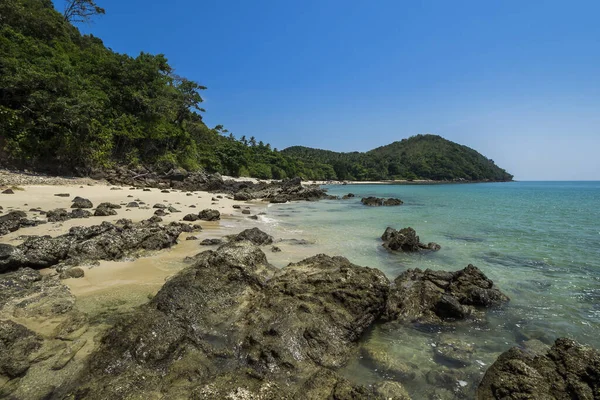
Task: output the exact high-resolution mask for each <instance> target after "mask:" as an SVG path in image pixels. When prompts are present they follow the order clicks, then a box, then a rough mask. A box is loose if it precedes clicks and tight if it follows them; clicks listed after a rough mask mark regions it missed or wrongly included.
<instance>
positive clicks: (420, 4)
mask: <svg viewBox="0 0 600 400" xmlns="http://www.w3.org/2000/svg"><path fill="white" fill-rule="evenodd" d="M55 3H56V4H57V8H58V9H59V10H62V1H61V0H56V1H55ZM97 3H98V4H99V5H100V6H102V7H104V8H105V9H106V15H105V16H102V17H100V18H97V19H96V20H95V22H94V23H93V24H91V25H87V26H81V29H82V30H83V31H84V32H90V33H93V34H94V35H96V36H99V37H100V38H102V39H103V40H104V42H105V44H106V45H107V46H108V47H111V48H112V49H113V50H115V51H118V52H124V53H128V54H131V55H134V56H135V55H137V54H139V52H140V51H145V52H151V53H163V54H165V55H166V56H167V58H168V59H169V61H170V63H171V65H172V66H173V67H174V68H175V69H176V72H177V73H178V74H179V75H182V76H186V77H188V78H190V79H193V80H196V81H198V82H199V83H201V84H203V85H205V86H207V87H208V90H207V91H205V92H204V94H203V97H204V98H205V104H204V106H205V108H206V109H207V113H206V114H205V121H206V122H207V123H208V124H209V125H211V126H214V125H216V124H223V125H224V126H225V127H226V128H228V129H229V130H230V131H232V132H233V133H234V134H235V135H236V136H238V137H239V136H241V135H246V136H248V137H249V136H255V137H256V138H257V139H259V140H263V141H265V142H270V143H271V144H272V145H273V146H274V147H277V148H279V149H282V148H285V147H287V146H291V145H304V146H310V147H318V148H325V149H330V150H336V151H354V150H359V151H365V150H369V149H372V148H375V147H378V146H381V145H385V144H388V143H390V142H393V141H396V140H400V139H402V138H405V137H409V136H412V135H415V134H418V133H435V134H439V135H441V136H443V137H445V138H447V139H450V140H453V141H456V142H459V143H461V144H465V145H467V146H470V147H473V148H475V149H476V150H478V151H480V152H482V153H483V154H485V155H486V156H488V157H490V158H492V159H494V160H495V161H496V163H497V164H498V165H500V166H502V167H504V168H506V169H507V170H508V171H509V172H512V173H513V174H514V175H515V177H516V179H523V180H526V179H545V180H553V179H555V180H574V179H600V155H599V154H598V153H599V152H600V24H598V15H600V1H597V0H595V1H574V2H565V1H560V2H559V1H522V0H519V1H510V0H504V1H481V0H478V1H458V0H457V1H445V0H444V1H442V0H440V1H416V0H415V1H384V0H377V1H369V2H367V1H360V2H359V1H352V0H344V1H341V0H340V1H337V0H336V1H329V0H319V1H309V0H302V1H299V0H298V1H291V0H273V1H263V0H255V1H241V0H240V1H234V0H231V1H219V0H213V1H198V0H172V1H170V2H168V3H166V2H164V1H155V0H143V1H142V0H127V1H123V0H97Z"/></svg>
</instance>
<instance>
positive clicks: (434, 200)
mask: <svg viewBox="0 0 600 400" xmlns="http://www.w3.org/2000/svg"><path fill="white" fill-rule="evenodd" d="M328 189H329V193H330V194H334V195H339V196H341V195H344V194H346V193H348V192H352V193H354V194H356V197H355V198H354V199H350V200H339V201H321V202H316V203H293V204H279V205H271V206H270V207H269V208H268V212H267V216H266V218H264V221H265V222H267V224H266V227H267V230H269V231H270V233H272V234H274V235H275V236H276V237H281V238H294V237H296V238H302V239H306V240H308V241H310V242H311V244H309V245H303V246H298V245H295V246H294V245H289V246H287V247H284V253H285V254H284V255H282V256H280V258H279V259H276V261H278V262H280V263H284V262H287V261H297V260H298V259H299V258H303V257H304V256H309V255H312V254H315V253H318V252H323V253H326V254H329V255H342V256H344V257H347V258H348V259H350V261H352V262H354V263H356V264H358V265H363V266H370V267H376V268H379V269H381V270H382V271H383V272H385V273H386V274H387V275H388V277H389V278H391V279H393V278H395V277H396V276H397V275H398V274H400V273H401V272H402V271H404V270H406V269H408V268H421V269H425V268H431V269H443V270H458V269H461V268H464V267H465V266H467V264H474V265H476V266H478V267H479V268H480V269H481V270H482V271H483V272H484V273H485V274H486V275H487V276H488V277H489V278H491V279H492V280H493V281H494V282H495V283H496V284H497V286H498V287H499V288H500V289H501V290H503V291H504V292H505V293H506V294H508V295H509V297H510V298H511V302H510V305H509V306H508V307H507V308H506V309H504V310H501V311H494V312H491V313H489V315H488V321H487V323H486V324H483V325H481V324H480V325H477V326H474V325H472V324H465V325H461V326H458V327H456V328H455V329H453V330H451V331H442V330H441V329H440V330H439V331H437V332H423V331H420V330H418V329H416V328H414V327H407V326H393V325H386V326H381V327H377V328H375V329H374V330H373V332H371V333H370V334H369V336H368V337H367V338H366V339H365V342H366V343H367V344H370V345H376V346H383V348H385V349H386V351H387V352H388V353H389V355H390V356H391V357H393V358H394V359H398V360H402V361H403V362H406V363H408V364H409V365H411V366H413V367H414V368H416V369H417V371H418V372H417V376H416V377H415V378H414V379H410V380H408V381H406V382H404V384H405V386H406V388H407V389H408V390H409V392H411V394H413V396H415V398H428V397H430V398H463V397H466V398H469V397H472V395H473V390H474V388H475V386H476V385H477V383H478V380H479V379H480V377H481V375H482V374H483V372H484V371H485V369H486V368H487V367H488V366H489V364H490V363H491V362H493V361H494V360H495V358H496V357H497V356H498V355H499V354H500V353H501V352H502V351H504V350H506V349H508V348H510V347H512V346H516V345H523V343H524V342H525V341H526V340H528V339H538V340H540V341H541V342H544V343H547V344H550V343H552V342H553V341H554V339H555V338H557V337H562V336H567V337H571V338H574V339H576V340H578V341H579V342H582V343H586V344H589V345H593V346H595V347H600V182H512V183H486V184H471V185H431V186H416V185H415V186H412V185H411V186H406V185H346V186H330V187H328ZM364 196H378V197H398V198H400V199H402V200H403V201H404V205H402V206H399V207H374V208H371V207H366V206H363V205H362V204H360V198H361V197H364ZM387 226H391V227H394V228H403V227H407V226H410V227H412V228H414V229H415V230H416V231H417V234H418V235H419V236H420V237H421V241H423V242H431V241H433V242H437V243H439V244H440V245H441V246H442V249H441V250H440V251H439V252H436V253H424V254H401V253H400V254H396V253H390V252H388V251H387V250H385V249H384V248H383V247H382V246H381V240H380V239H379V237H380V236H381V234H382V233H383V231H384V230H385V228H386V227H387ZM286 257H287V258H286ZM443 340H455V341H456V340H458V341H460V342H463V343H466V344H468V345H469V346H470V347H469V348H470V349H472V354H471V356H470V357H471V359H472V364H471V365H469V366H468V367H465V368H451V367H449V366H448V365H442V364H441V363H440V362H439V360H436V359H435V357H434V356H433V354H434V352H433V350H434V349H435V348H436V346H437V345H438V343H439V342H440V341H443ZM432 371H436V372H440V371H442V372H444V373H446V374H450V375H449V376H452V377H456V385H455V386H453V387H451V388H447V389H440V384H439V382H438V383H435V382H434V381H435V379H434V378H432ZM346 372H347V374H348V376H349V377H350V378H352V379H355V380H357V381H361V382H362V383H371V382H373V381H377V380H381V379H386V378H388V376H385V373H383V372H381V370H380V369H378V368H377V367H376V366H373V365H372V364H371V365H369V364H368V363H366V362H365V361H364V359H363V358H362V357H361V356H360V355H357V357H356V360H354V361H353V362H352V363H351V365H349V366H348V368H347V371H346ZM436 396H437V397H436Z"/></svg>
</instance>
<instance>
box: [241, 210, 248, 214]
mask: <svg viewBox="0 0 600 400" xmlns="http://www.w3.org/2000/svg"><path fill="white" fill-rule="evenodd" d="M242 214H250V210H242Z"/></svg>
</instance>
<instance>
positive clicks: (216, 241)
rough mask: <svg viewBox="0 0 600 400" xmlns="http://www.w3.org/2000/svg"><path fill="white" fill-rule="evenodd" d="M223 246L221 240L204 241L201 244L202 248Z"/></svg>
mask: <svg viewBox="0 0 600 400" xmlns="http://www.w3.org/2000/svg"><path fill="white" fill-rule="evenodd" d="M220 244H223V241H222V240H221V239H204V240H203V241H201V242H200V245H201V246H217V245H220Z"/></svg>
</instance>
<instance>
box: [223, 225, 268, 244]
mask: <svg viewBox="0 0 600 400" xmlns="http://www.w3.org/2000/svg"><path fill="white" fill-rule="evenodd" d="M231 240H233V241H236V242H239V241H242V240H247V241H249V242H251V243H252V244H255V245H257V246H265V245H268V244H272V243H273V236H271V235H269V234H267V233H265V232H263V231H261V230H260V229H258V228H251V229H246V230H244V231H242V232H240V233H238V234H237V235H235V236H233V237H232V238H231Z"/></svg>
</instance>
